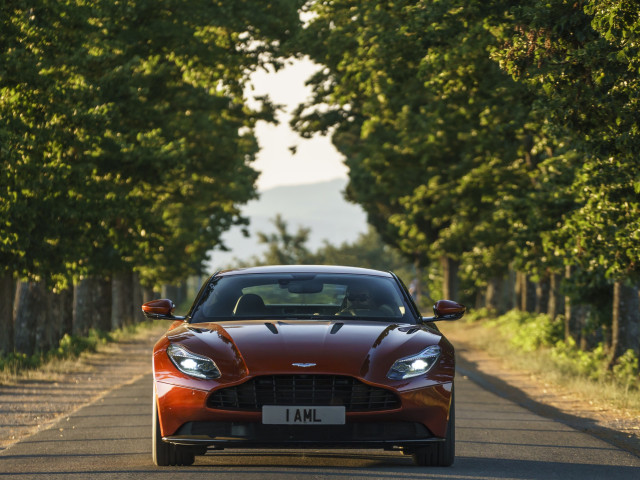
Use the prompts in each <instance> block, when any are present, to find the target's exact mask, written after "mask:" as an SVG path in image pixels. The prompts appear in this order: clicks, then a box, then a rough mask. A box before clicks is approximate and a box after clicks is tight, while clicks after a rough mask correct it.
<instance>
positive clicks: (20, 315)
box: [13, 282, 47, 355]
mask: <svg viewBox="0 0 640 480" xmlns="http://www.w3.org/2000/svg"><path fill="white" fill-rule="evenodd" d="M13 305H14V312H13V315H14V332H15V350H16V351H17V352H19V353H24V354H27V355H33V354H34V353H35V352H36V351H41V350H42V348H41V345H40V341H41V339H40V338H38V337H39V336H41V335H42V331H43V330H42V326H43V325H44V324H45V323H46V322H47V313H46V308H45V307H46V305H47V299H46V295H45V288H44V285H43V284H42V283H41V282H18V285H17V287H16V296H15V301H14V304H13Z"/></svg>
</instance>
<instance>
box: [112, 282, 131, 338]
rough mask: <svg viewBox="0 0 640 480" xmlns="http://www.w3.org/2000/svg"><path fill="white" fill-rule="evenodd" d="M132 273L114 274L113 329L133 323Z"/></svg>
mask: <svg viewBox="0 0 640 480" xmlns="http://www.w3.org/2000/svg"><path fill="white" fill-rule="evenodd" d="M131 290H132V288H131V272H117V273H114V274H113V276H112V279H111V328H112V329H113V330H115V329H117V328H120V327H122V326H123V325H131V324H132V323H133V316H132V312H133V296H132V295H131Z"/></svg>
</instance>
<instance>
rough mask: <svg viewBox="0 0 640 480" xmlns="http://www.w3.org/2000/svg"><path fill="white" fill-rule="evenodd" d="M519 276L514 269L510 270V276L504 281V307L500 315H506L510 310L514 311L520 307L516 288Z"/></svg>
mask: <svg viewBox="0 0 640 480" xmlns="http://www.w3.org/2000/svg"><path fill="white" fill-rule="evenodd" d="M517 280H518V274H517V273H516V272H515V271H514V270H513V269H512V268H509V274H508V275H507V278H506V279H505V280H504V290H505V291H504V294H503V300H504V302H505V303H504V307H503V308H501V309H500V310H499V313H506V312H508V311H509V310H513V309H514V308H517V306H518V298H517V295H516V286H517Z"/></svg>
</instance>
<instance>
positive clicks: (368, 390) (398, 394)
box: [142, 266, 465, 466]
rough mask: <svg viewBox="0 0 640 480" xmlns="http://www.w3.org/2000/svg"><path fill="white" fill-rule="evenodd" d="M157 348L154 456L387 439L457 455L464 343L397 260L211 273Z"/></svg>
mask: <svg viewBox="0 0 640 480" xmlns="http://www.w3.org/2000/svg"><path fill="white" fill-rule="evenodd" d="M174 308H175V306H174V304H173V302H172V301H171V300H168V299H161V300H153V301H151V302H148V303H145V304H144V305H143V306H142V310H143V312H144V313H145V315H146V316H147V317H148V318H155V319H165V320H170V321H173V323H172V324H171V325H170V326H169V329H168V331H167V332H166V333H165V334H164V335H163V336H162V338H161V339H160V340H159V341H158V342H157V344H156V345H155V348H154V351H153V373H154V395H153V398H154V400H153V434H152V441H153V459H154V462H155V464H156V465H191V464H192V463H193V462H194V460H195V456H197V455H204V454H206V453H207V452H208V451H209V452H213V451H214V450H221V449H230V448H269V449H270V448H305V447H310V448H358V449H362V448H379V449H386V450H400V451H402V452H403V453H405V454H408V455H413V458H414V460H415V462H416V463H417V464H418V465H434V466H447V465H451V464H452V463H453V461H454V456H455V409H454V373H455V359H454V350H453V347H452V346H451V344H450V343H449V342H448V341H447V339H446V338H445V337H444V336H443V335H442V333H441V332H440V331H439V330H438V328H437V326H436V324H435V322H436V321H438V320H455V319H457V318H460V317H462V315H463V314H464V312H465V307H464V306H463V305H460V304H458V303H456V302H453V301H450V300H440V301H438V302H437V303H436V304H435V306H434V316H432V317H422V316H421V315H420V313H419V311H418V308H417V307H416V305H415V303H414V301H413V300H412V298H411V296H410V295H409V293H408V291H407V289H406V288H405V286H404V284H403V283H402V282H401V281H400V279H399V278H398V277H397V276H396V275H394V274H393V273H389V272H381V271H376V270H368V269H362V268H353V267H337V266H274V267H255V268H247V269H238V270H228V271H222V272H218V273H216V274H214V275H212V276H211V277H210V278H209V279H208V280H207V281H206V282H205V283H204V285H203V286H202V288H201V290H200V292H199V293H198V295H197V297H196V299H195V301H194V303H193V305H192V306H191V309H190V311H189V312H188V314H187V315H186V316H174V315H173V310H174Z"/></svg>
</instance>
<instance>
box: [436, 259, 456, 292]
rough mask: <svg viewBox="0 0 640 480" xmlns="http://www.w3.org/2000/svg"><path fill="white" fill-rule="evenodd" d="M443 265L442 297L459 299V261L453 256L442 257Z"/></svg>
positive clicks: (441, 262)
mask: <svg viewBox="0 0 640 480" xmlns="http://www.w3.org/2000/svg"><path fill="white" fill-rule="evenodd" d="M440 264H441V265H442V298H443V299H447V300H457V299H458V286H459V283H458V266H459V262H458V261H457V260H454V259H453V258H450V257H447V256H442V257H440Z"/></svg>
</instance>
